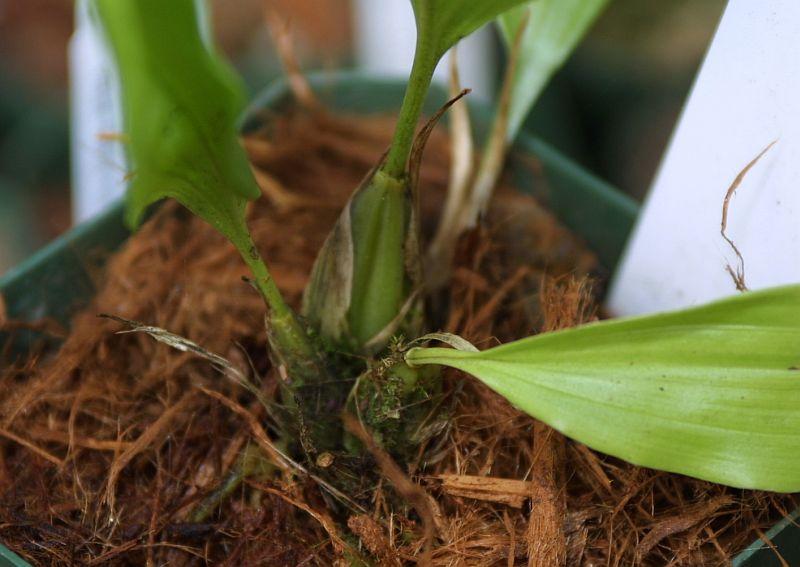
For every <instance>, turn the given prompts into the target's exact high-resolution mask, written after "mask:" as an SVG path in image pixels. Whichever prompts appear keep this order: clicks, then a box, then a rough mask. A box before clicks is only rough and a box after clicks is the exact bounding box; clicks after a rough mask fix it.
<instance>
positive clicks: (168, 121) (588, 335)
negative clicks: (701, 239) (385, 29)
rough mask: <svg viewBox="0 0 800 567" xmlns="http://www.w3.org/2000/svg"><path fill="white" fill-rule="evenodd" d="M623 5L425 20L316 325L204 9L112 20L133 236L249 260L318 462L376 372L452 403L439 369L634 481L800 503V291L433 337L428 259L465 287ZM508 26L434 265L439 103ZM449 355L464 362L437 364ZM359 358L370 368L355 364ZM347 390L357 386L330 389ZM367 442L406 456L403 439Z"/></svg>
mask: <svg viewBox="0 0 800 567" xmlns="http://www.w3.org/2000/svg"><path fill="white" fill-rule="evenodd" d="M606 3H607V0H569V1H567V0H536V1H534V2H528V1H527V0H411V1H410V4H411V6H410V9H413V11H414V14H415V17H416V21H417V34H418V35H417V44H416V55H415V58H414V61H413V67H412V71H411V74H410V77H409V80H408V86H407V90H406V95H405V99H404V101H403V103H402V106H401V107H400V109H399V114H398V119H397V125H396V129H395V132H394V137H393V140H392V143H391V147H390V148H389V150H388V152H387V153H386V155H385V157H384V158H382V159H381V160H380V162H379V163H377V164H375V167H374V168H373V170H372V171H370V172H369V173H368V174H367V175H366V177H365V178H364V180H363V182H362V183H361V184H360V186H359V187H357V188H355V190H354V192H353V194H352V197H351V198H350V201H349V202H348V204H347V205H346V207H345V208H344V210H343V211H342V213H341V216H340V218H339V221H338V223H337V225H336V226H335V228H334V229H333V231H332V233H331V234H330V236H329V238H328V240H327V242H326V244H325V246H324V247H323V249H322V251H321V252H320V255H319V257H318V259H317V262H316V264H315V267H314V270H313V274H312V277H311V281H310V284H309V286H308V289H307V290H306V294H305V301H304V305H303V310H302V313H301V314H297V313H295V311H294V310H293V309H292V308H291V307H290V306H289V305H288V304H287V302H286V301H285V300H284V298H283V296H282V295H281V292H280V290H279V289H278V287H277V286H276V284H275V282H274V280H273V279H272V277H271V276H270V272H269V269H268V267H267V264H266V263H265V261H264V260H263V259H262V257H261V256H260V253H259V251H258V248H257V247H256V245H255V244H254V243H253V240H252V238H251V236H250V234H249V232H248V228H247V224H246V221H245V205H246V203H247V201H248V200H253V199H256V198H257V197H258V196H259V194H260V192H259V190H258V187H257V186H256V183H255V180H254V179H253V177H252V175H251V173H250V169H249V167H248V163H247V159H246V156H245V154H244V151H243V150H242V148H241V146H240V145H239V141H238V135H237V134H238V133H237V118H238V116H239V114H240V112H241V111H242V109H243V104H244V100H245V98H244V95H243V89H242V87H241V85H240V82H239V80H238V79H237V78H236V76H235V74H234V73H233V72H232V71H231V69H230V68H229V67H228V66H227V65H226V64H225V63H223V62H222V60H221V59H220V58H219V57H218V56H217V54H216V53H214V52H213V51H212V50H211V49H210V48H209V47H207V45H206V44H204V42H203V41H202V39H201V37H200V33H199V31H198V28H197V17H196V16H197V14H196V12H195V5H194V1H193V0H169V1H165V0H94V9H95V12H96V16H97V17H98V18H99V21H100V22H101V23H102V25H103V27H104V29H105V31H106V34H107V37H108V39H109V42H110V44H111V45H112V47H113V50H114V53H115V54H116V59H117V62H118V67H119V71H120V76H121V84H122V87H123V98H124V109H125V124H126V127H125V128H126V132H125V134H126V138H125V139H126V142H127V146H126V147H127V151H128V154H129V157H130V160H131V163H132V165H133V172H132V180H131V184H130V189H129V191H128V196H127V220H128V222H129V224H130V225H131V226H132V227H135V226H136V225H138V224H139V223H140V222H141V220H142V218H143V215H144V213H145V211H146V209H147V207H148V206H149V205H151V204H152V203H154V202H156V201H158V200H161V199H163V198H166V197H169V198H174V199H176V200H178V201H179V202H181V203H182V204H183V205H185V206H186V207H187V208H188V209H190V210H191V211H192V212H193V213H194V214H196V215H198V216H200V217H202V218H203V219H205V220H206V221H208V222H209V223H210V224H211V225H213V226H214V227H215V228H216V229H217V230H219V231H220V232H221V233H222V234H224V235H225V236H226V237H227V238H228V239H229V240H230V241H231V242H232V243H233V245H234V246H235V247H236V249H237V250H238V252H239V254H240V255H241V256H242V259H243V260H244V262H245V263H246V264H247V266H249V268H250V270H251V271H252V274H253V278H254V279H253V281H254V283H255V286H256V288H257V289H258V291H259V292H260V293H261V295H262V297H263V299H264V303H265V305H266V313H267V315H266V327H267V337H268V343H269V348H270V352H271V354H272V357H273V360H274V362H275V364H277V365H281V366H283V367H284V369H285V371H286V376H288V378H289V379H288V380H287V381H286V383H285V388H284V392H283V395H282V398H283V403H284V406H285V407H287V408H288V417H287V418H286V419H287V421H291V420H292V419H297V420H304V421H305V423H307V424H312V428H311V433H310V436H311V438H312V441H314V443H312V444H309V445H304V450H305V451H306V452H307V453H308V457H309V462H311V463H313V462H314V458H313V457H314V453H315V452H319V451H323V450H343V447H345V446H346V444H347V443H346V440H345V438H346V434H345V433H344V432H343V431H342V430H341V428H340V427H338V428H337V427H333V428H331V427H330V424H332V423H334V422H335V421H336V419H335V418H336V417H337V416H338V412H340V411H342V410H343V409H344V408H346V407H347V405H348V404H351V403H352V396H351V394H352V389H353V388H356V387H361V388H363V387H364V383H365V381H366V382H369V379H370V377H371V376H372V375H373V373H375V372H377V370H376V369H380V371H381V372H383V373H384V377H385V374H386V373H388V374H389V376H390V377H393V378H394V379H396V380H397V381H398V383H399V384H401V386H402V387H401V388H399V390H398V392H399V393H398V394H397V395H398V396H400V397H401V398H402V397H403V396H419V395H423V396H424V395H426V393H429V392H430V391H431V389H435V388H436V384H437V381H438V379H439V378H438V376H439V368H441V367H442V366H448V367H452V368H457V369H459V370H462V371H464V372H466V373H469V374H471V375H473V376H475V377H476V378H478V379H479V380H481V381H483V382H484V383H485V384H486V385H487V386H489V387H490V388H492V389H494V390H495V391H497V392H498V393H500V394H501V395H503V396H505V397H506V398H507V399H508V400H509V401H510V402H511V403H512V404H514V405H515V406H517V407H519V408H520V409H521V410H523V411H525V412H527V413H529V414H530V415H532V416H533V417H535V418H537V419H539V420H542V421H544V422H546V423H547V424H549V425H551V426H552V427H554V428H555V429H557V430H559V431H561V432H563V433H565V434H566V435H568V436H570V437H572V438H574V439H576V440H577V441H579V442H582V443H585V444H587V445H588V446H590V447H593V448H595V449H597V450H600V451H603V452H605V453H608V454H610V455H614V456H617V457H620V458H622V459H625V460H627V461H630V462H632V463H635V464H638V465H642V466H647V467H654V468H658V469H664V470H667V471H673V472H677V473H683V474H687V475H692V476H695V477H699V478H702V479H707V480H710V481H714V482H718V483H723V484H728V485H732V486H736V487H743V488H759V489H767V490H775V491H796V490H800V474H798V471H799V470H800V455H798V452H797V450H796V449H797V447H798V446H800V411H798V408H799V407H800V286H797V285H794V286H788V287H782V288H775V289H769V290H766V291H758V292H746V293H744V294H741V295H738V296H736V297H733V298H731V299H726V300H723V301H719V302H716V303H713V304H710V305H705V306H701V307H697V308H694V309H689V310H685V311H678V312H674V313H666V314H660V315H655V316H647V317H639V318H634V319H625V320H611V321H603V322H597V323H591V324H588V325H585V326H582V327H578V328H575V329H569V330H563V331H558V332H554V333H545V334H540V335H536V336H532V337H527V338H521V339H520V340H518V341H515V342H512V343H509V344H504V345H501V346H498V347H495V348H491V349H488V350H484V351H480V352H479V351H478V350H477V349H475V348H474V347H472V346H471V345H469V344H468V343H466V341H464V340H463V339H459V338H458V337H452V336H446V335H441V334H426V333H427V332H428V331H430V330H431V329H428V328H427V325H426V321H425V319H424V310H423V309H422V308H421V305H422V302H423V301H424V300H425V297H426V293H427V292H428V291H429V290H430V289H431V288H432V287H434V286H433V285H432V284H431V283H430V282H431V278H426V273H425V270H424V269H423V266H424V265H425V264H426V262H423V257H425V256H427V257H428V261H427V263H428V265H430V264H429V263H430V262H431V261H432V262H436V263H438V264H437V265H438V266H439V268H441V269H440V270H438V271H440V272H441V271H445V272H446V271H447V267H446V266H445V264H447V263H448V262H451V261H452V254H451V253H450V252H448V251H449V250H452V247H453V245H454V241H455V239H457V238H458V237H459V235H460V234H461V233H463V231H464V230H466V229H468V228H469V227H471V226H473V225H474V224H475V223H476V222H478V220H479V219H480V216H481V214H482V212H483V211H484V210H485V209H486V206H487V204H488V202H489V200H490V196H491V192H492V189H493V188H494V186H495V185H496V183H497V178H498V176H499V174H500V172H501V170H502V166H503V162H504V158H505V154H506V151H507V148H508V147H509V144H510V142H511V141H513V139H514V137H515V136H516V134H517V133H518V132H519V129H520V127H521V124H522V121H523V118H524V117H525V116H526V115H527V113H528V111H529V110H530V108H531V106H532V105H533V104H534V102H535V100H536V98H537V96H538V94H539V93H540V92H541V90H542V88H543V86H544V85H545V84H546V83H547V81H548V79H549V77H550V76H551V75H552V74H553V73H554V71H555V70H556V69H557V68H558V67H559V66H560V65H561V64H562V63H563V62H564V61H565V59H566V58H567V56H568V55H569V53H570V52H571V51H572V50H573V48H574V47H575V46H576V45H577V43H578V42H579V40H580V38H581V37H582V36H583V34H584V33H585V31H586V29H587V28H588V27H589V26H590V25H591V23H592V22H593V21H594V19H595V18H596V16H597V15H598V14H599V13H600V11H601V10H602V8H603V7H604V5H605V4H606ZM493 20H497V21H498V23H499V26H500V30H501V33H502V36H503V37H504V38H505V41H506V45H507V46H508V48H509V71H508V72H507V73H506V82H505V86H504V88H503V94H502V96H501V97H500V101H499V102H498V106H497V109H496V117H495V122H494V125H493V127H492V134H491V136H490V137H489V139H488V141H487V146H486V148H485V151H484V152H483V158H482V161H480V162H479V164H478V166H477V168H476V170H475V171H469V172H468V175H462V176H461V178H462V179H463V181H462V182H459V183H456V184H451V193H450V195H449V196H448V204H447V206H446V208H447V210H448V211H449V212H446V214H445V215H444V220H443V221H442V225H441V226H440V229H439V233H438V234H437V236H436V238H435V239H434V243H433V244H432V246H431V248H430V249H428V250H426V251H425V253H424V254H423V251H422V249H421V241H420V235H419V226H418V219H417V218H416V214H417V213H416V210H417V200H418V194H419V192H420V191H421V190H424V188H420V187H418V186H417V181H416V168H417V167H418V164H419V155H420V154H421V152H422V147H423V146H424V138H425V135H426V133H427V130H425V129H423V131H422V132H421V133H420V134H416V132H417V124H418V122H419V120H420V116H421V109H422V105H423V101H424V100H425V98H426V94H427V92H428V89H429V86H430V83H431V79H432V76H433V72H434V69H435V67H436V66H437V64H438V62H439V60H440V59H441V58H442V56H443V55H444V54H445V53H446V52H447V51H448V50H449V49H450V48H451V47H453V46H454V45H455V44H456V43H457V42H458V41H459V40H460V39H461V38H463V37H465V36H467V35H469V34H470V33H472V32H473V31H474V30H476V29H477V28H479V27H481V26H483V25H484V24H487V23H489V22H491V21H493ZM458 112H462V113H466V110H465V108H463V107H462V108H460V109H458ZM462 116H463V114H462ZM431 251H433V252H431ZM399 335H404V336H405V337H407V338H408V339H412V340H406V341H405V342H404V343H403V344H406V345H411V346H410V347H398V346H397V342H396V341H392V338H393V337H396V336H399ZM436 341H440V342H441V341H443V342H444V343H446V344H449V345H450V346H449V347H447V348H445V347H435V346H427V345H428V344H429V343H432V342H436ZM342 352H344V353H347V354H349V355H352V356H351V357H350V359H348V360H352V359H357V360H360V361H361V360H367V361H368V362H367V363H361V364H360V365H359V366H357V367H355V366H353V364H352V363H347V364H344V363H342V357H341V353H342ZM369 361H373V362H369ZM375 361H388V362H387V363H386V364H378V363H377V362H375ZM387 365H388V369H387ZM343 369H344V370H343ZM343 371H345V372H347V373H349V374H348V376H349V378H348V380H344V381H342V380H339V381H333V380H330V376H332V375H334V374H335V375H337V376H341V375H342V372H343ZM331 384H333V386H332V385H331ZM375 387H377V386H375ZM320 407H325V408H330V410H329V415H327V416H326V415H322V414H320V413H319V408H320ZM326 420H327V421H326ZM314 424H318V427H317V430H316V432H315V429H314ZM367 425H369V426H370V427H371V429H372V430H373V431H374V432H375V434H376V436H378V437H379V438H378V441H379V442H381V443H384V444H385V445H386V446H387V447H390V448H394V446H393V445H392V442H391V439H390V434H391V430H390V428H383V429H382V428H381V424H380V423H377V422H374V423H368V424H367Z"/></svg>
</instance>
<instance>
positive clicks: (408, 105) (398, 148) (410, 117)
mask: <svg viewBox="0 0 800 567" xmlns="http://www.w3.org/2000/svg"><path fill="white" fill-rule="evenodd" d="M437 61H438V58H436V57H431V50H430V49H428V48H427V47H426V46H425V45H421V44H420V42H419V41H418V42H417V48H416V52H415V54H414V65H413V66H412V67H411V75H410V76H409V79H408V86H407V87H406V94H405V97H404V98H403V105H402V106H401V107H400V114H399V115H398V116H397V126H395V130H394V138H393V139H392V146H391V148H389V154H388V155H387V156H386V163H385V164H384V166H383V168H382V170H383V172H384V173H386V174H387V175H390V176H391V177H394V178H395V179H400V178H401V177H403V175H405V172H406V165H407V163H408V156H409V154H410V153H411V146H412V145H413V143H414V133H415V130H416V126H417V121H418V120H419V116H420V114H421V112H422V104H423V103H424V102H425V97H426V96H427V94H428V88H429V87H430V85H431V80H432V79H433V71H434V69H435V68H436V63H437Z"/></svg>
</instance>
